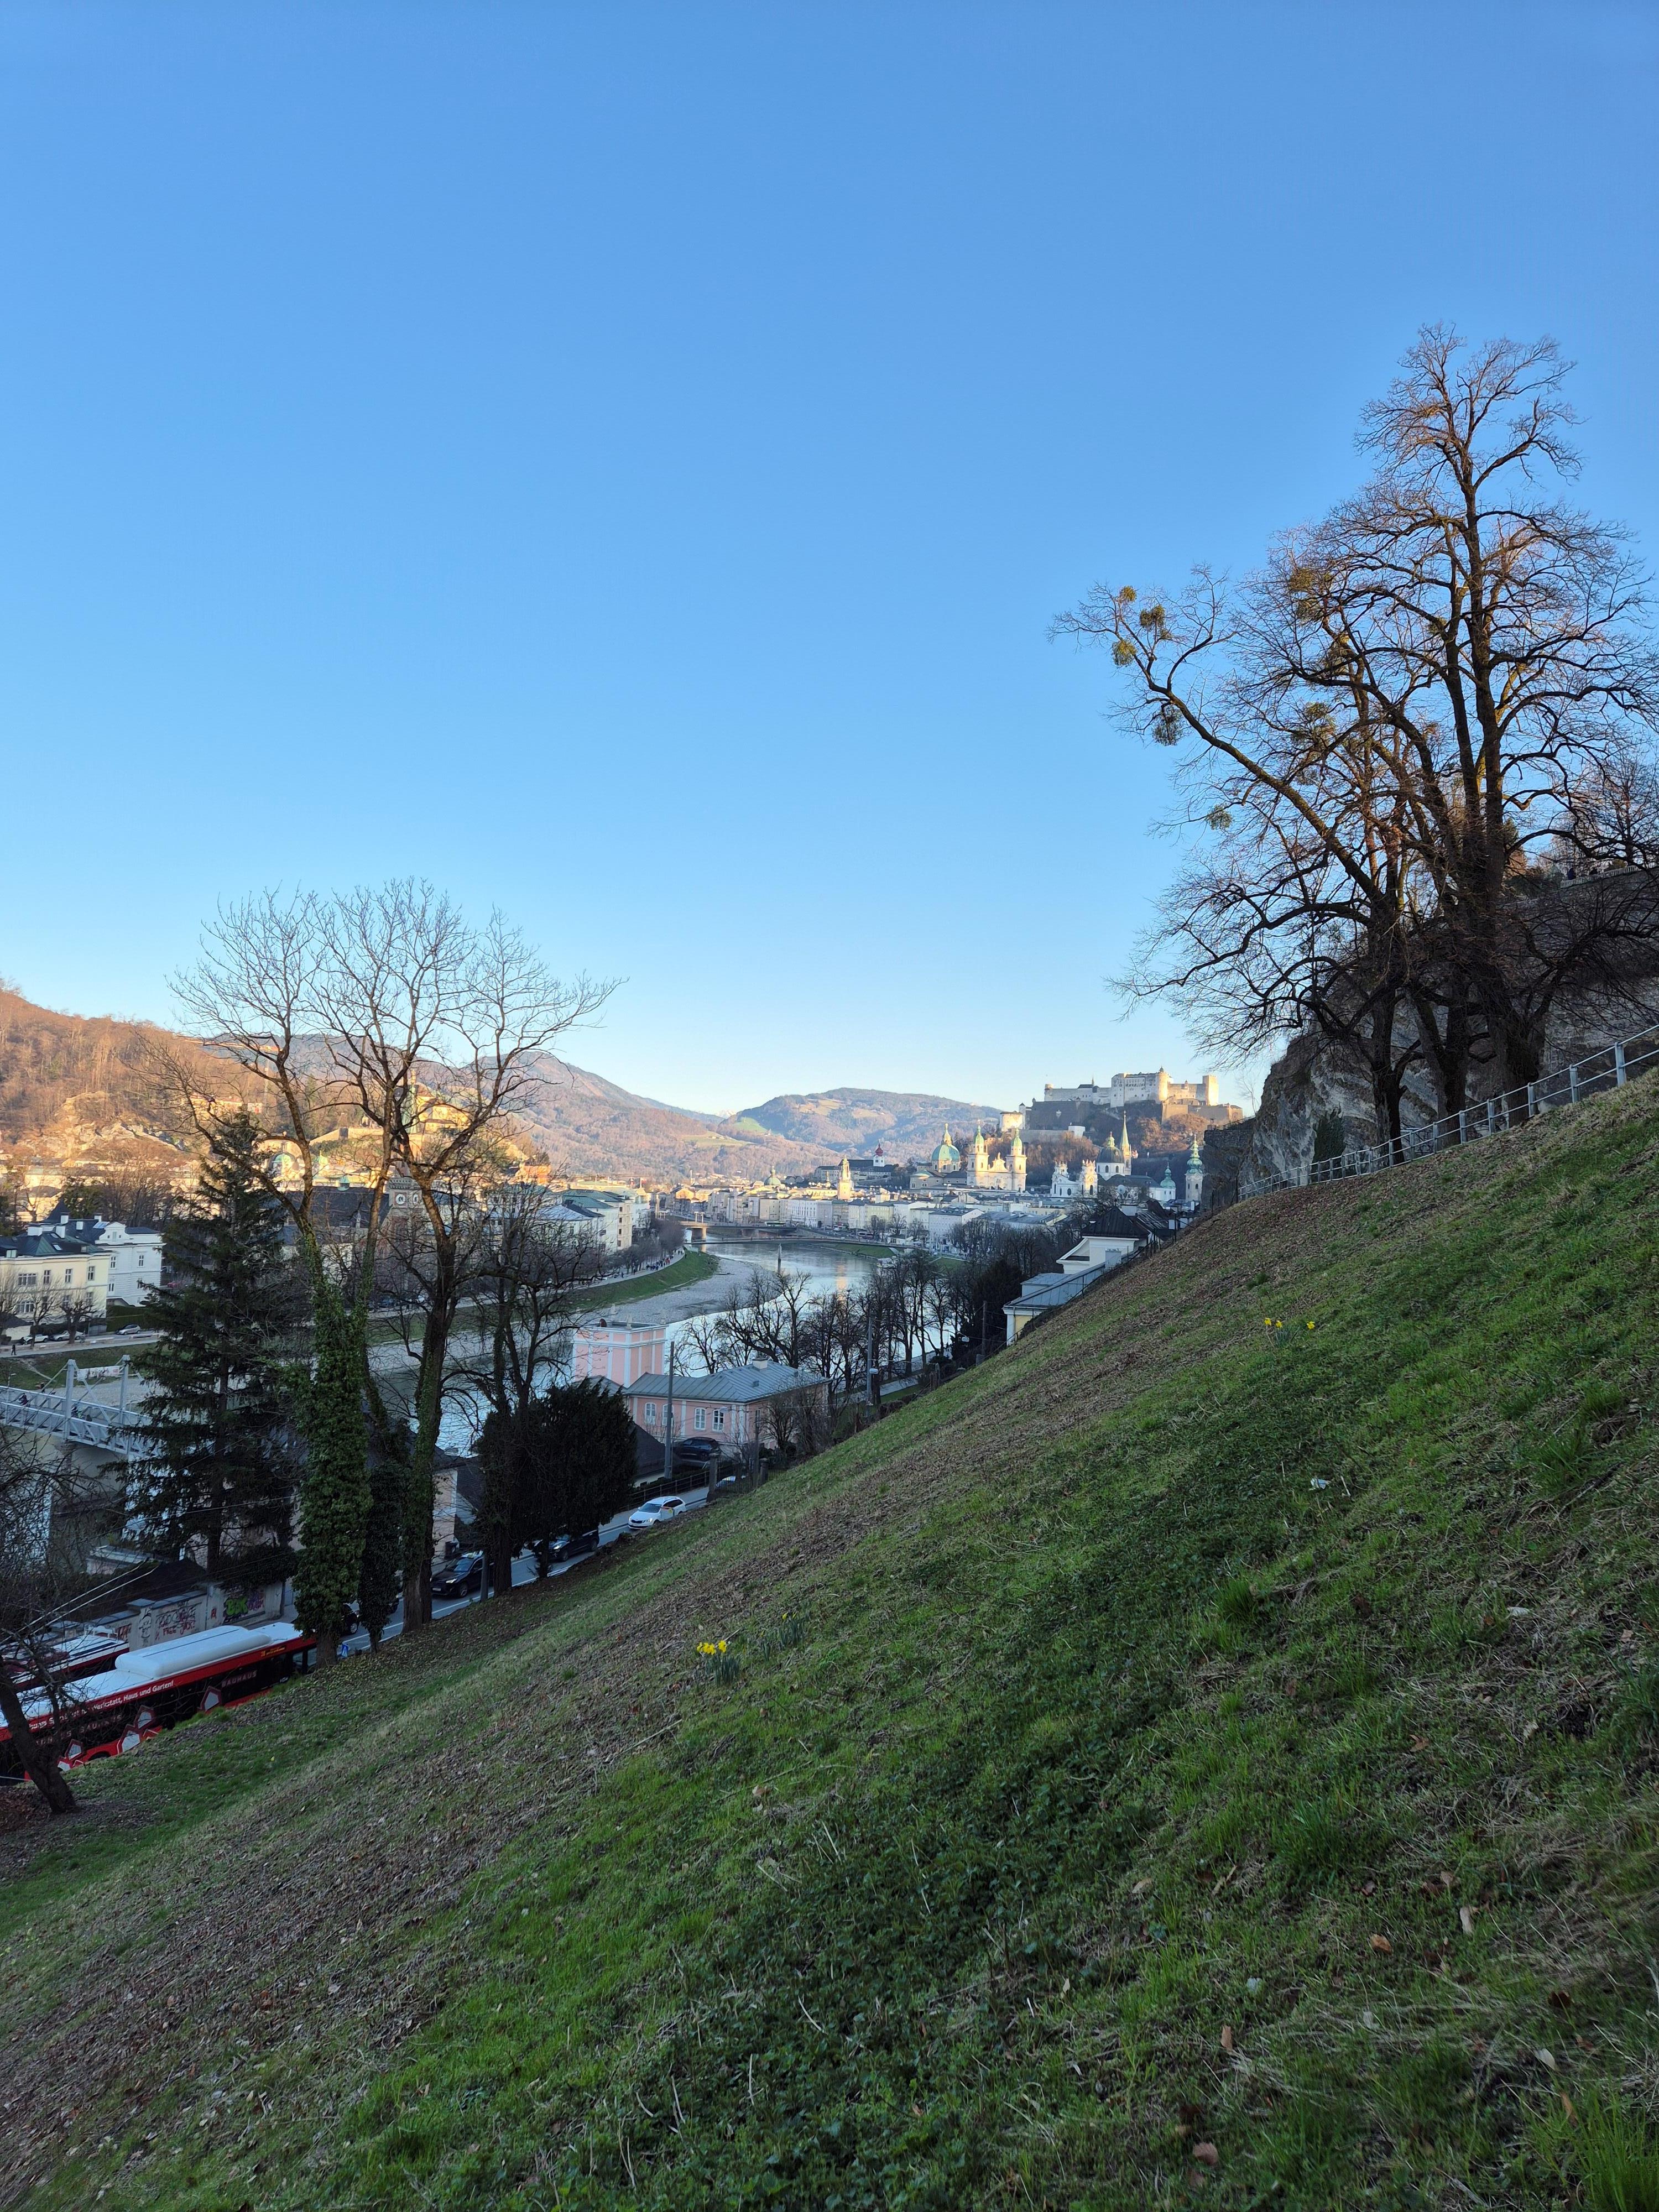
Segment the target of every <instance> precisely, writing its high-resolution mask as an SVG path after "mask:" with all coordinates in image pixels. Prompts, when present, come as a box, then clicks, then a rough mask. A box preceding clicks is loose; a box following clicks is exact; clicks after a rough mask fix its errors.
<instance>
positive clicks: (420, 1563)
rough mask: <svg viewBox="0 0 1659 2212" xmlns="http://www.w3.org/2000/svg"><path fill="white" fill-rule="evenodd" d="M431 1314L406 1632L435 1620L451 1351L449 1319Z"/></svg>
mask: <svg viewBox="0 0 1659 2212" xmlns="http://www.w3.org/2000/svg"><path fill="white" fill-rule="evenodd" d="M436 1304H437V1302H436V1301H434V1303H433V1306H432V1307H430V1308H428V1312H427V1316H426V1330H425V1334H423V1336H422V1340H421V1367H420V1374H419V1377H418V1379H417V1381H416V1388H415V1441H414V1449H413V1452H412V1454H411V1462H410V1470H409V1480H408V1482H407V1484H406V1485H405V1486H404V1531H403V1553H404V1558H403V1566H404V1633H405V1634H408V1632H410V1630H411V1629H416V1628H424V1627H425V1626H427V1625H428V1623H429V1622H430V1620H431V1619H432V1516H433V1511H434V1508H435V1504H436V1502H437V1496H436V1485H435V1481H434V1479H433V1468H434V1465H435V1462H436V1459H437V1456H438V1424H439V1421H440V1419H441V1418H442V1413H443V1371H444V1360H445V1358H446V1357H447V1352H448V1349H449V1329H448V1316H447V1315H446V1314H441V1313H440V1312H438V1311H437V1310H436Z"/></svg>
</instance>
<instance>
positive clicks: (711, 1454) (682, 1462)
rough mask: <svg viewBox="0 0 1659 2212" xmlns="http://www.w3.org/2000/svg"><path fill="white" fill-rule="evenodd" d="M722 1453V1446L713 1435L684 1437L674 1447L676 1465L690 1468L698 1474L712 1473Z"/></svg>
mask: <svg viewBox="0 0 1659 2212" xmlns="http://www.w3.org/2000/svg"><path fill="white" fill-rule="evenodd" d="M719 1460H720V1446H719V1445H718V1444H717V1443H715V1442H714V1438H713V1437H681V1438H680V1440H679V1442H678V1443H677V1444H676V1445H675V1447H674V1464H675V1466H676V1467H684V1468H690V1470H691V1471H692V1472H693V1474H713V1473H714V1468H715V1467H716V1465H717V1464H718V1463H719Z"/></svg>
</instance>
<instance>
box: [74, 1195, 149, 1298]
mask: <svg viewBox="0 0 1659 2212" xmlns="http://www.w3.org/2000/svg"><path fill="white" fill-rule="evenodd" d="M46 1227H47V1228H48V1229H49V1230H51V1231H52V1233H53V1234H54V1235H55V1236H59V1237H72V1238H73V1239H74V1240H75V1242H76V1243H79V1244H94V1245H96V1246H97V1248H98V1250H99V1252H100V1254H101V1255H104V1257H105V1258H106V1260H107V1261H108V1263H109V1273H108V1290H109V1296H110V1297H111V1298H112V1300H113V1301H114V1302H115V1303H116V1304H118V1305H128V1306H139V1305H143V1303H144V1300H145V1299H146V1298H147V1297H149V1294H150V1292H151V1291H156V1290H159V1289H160V1288H161V1231H160V1230H159V1229H129V1228H128V1227H127V1225H126V1224H125V1221H106V1220H105V1219H104V1218H103V1216H102V1215H101V1214H94V1215H93V1216H92V1217H91V1218H89V1219H88V1218H70V1216H69V1215H68V1214H65V1213H61V1212H59V1213H54V1214H53V1215H52V1217H51V1218H50V1219H49V1220H48V1221H47V1223H46Z"/></svg>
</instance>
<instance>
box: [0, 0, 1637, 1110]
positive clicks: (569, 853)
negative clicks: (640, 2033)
mask: <svg viewBox="0 0 1659 2212" xmlns="http://www.w3.org/2000/svg"><path fill="white" fill-rule="evenodd" d="M1656 85H1659V9H1656V8H1654V7H1652V6H1645V5H1644V6H1642V7H1639V8H1633V9H1620V8H1615V7H1612V6H1598V5H1596V4H1595V3H1594V0H1572V4H1562V5H1559V6H1554V7H1547V8H1528V7H1526V6H1524V5H1515V4H1504V5H1501V6H1497V7H1491V8H1482V7H1477V6H1467V5H1458V6H1452V7H1448V6H1446V5H1445V4H1444V0H1435V4H1432V5H1425V6H1422V7H1408V6H1388V5H1385V4H1382V0H1376V4H1372V5H1368V6H1364V7H1336V6H1326V5H1305V6H1295V7H1273V6H1268V5H1261V4H1256V5H1250V6H1244V7H1241V6H1239V5H1237V0H1227V4H1223V5H1201V4H1194V0H1184V4H1182V6H1180V7H1166V8H1158V7H1147V6H1145V5H1137V6H1133V7H1127V6H1126V7H1116V6H1111V5H1108V4H1104V0H1096V3H1095V4H1091V5H1088V6H1081V7H1068V6H1063V5H1044V4H1041V0H1023V4H1015V0H1009V4H1006V5H1000V6H992V5H975V4H973V0H949V4H947V5H940V6H932V5H925V4H920V0H909V4H906V0H879V4H870V5H863V6H861V5H858V4H855V0H822V4H819V5H815V6H798V5H788V4H768V5H761V6H755V7H732V6H717V5H712V4H710V5H699V4H696V0H673V4H671V5H665V6H659V7H653V6H643V5H631V4H629V0H604V4H602V5H595V6H590V7H577V6H561V5H558V4H556V0H542V4H538V5H533V6H532V5H524V6H513V5H504V4H488V3H487V0H469V3H468V4H461V0H454V4H452V5H448V6H440V5H429V4H428V5H421V4H416V0H397V4H395V5H386V6H381V7H371V6H354V5H350V4H344V3H343V0H331V4H329V5H326V6H307V5H304V4H295V0H283V4H282V5H280V6H276V5H258V4H251V3H250V0H239V4H237V5H236V6H234V7H227V6H225V5H222V4H215V5H212V6H191V5H182V4H167V0H148V4H143V5H138V4H129V5H125V6H121V7H107V6H99V5H87V4H81V5H69V4H64V0H53V4H52V5H49V6H37V5H30V4H27V0H11V4H9V6H8V7H7V8H6V9H5V10H4V12H3V15H0V252H3V264H0V759H3V766H4V781H5V788H6V790H7V793H9V798H10V800H11V834H10V836H9V837H8V839H7V841H6V876H7V879H8V882H7V899H6V907H7V915H8V921H7V925H6V927H5V929H4V932H3V935H0V971H3V972H6V973H8V974H9V975H11V976H12V977H13V978H15V981H17V982H18V983H19V984H20V985H21V987H23V988H24V989H25V990H26V991H27V992H28V993H29V994H31V995H33V996H34V997H36V998H39V999H41V1000H45V1001H46V1002H47V1003H49V1004H52V1005H55V1006H64V1007H67V1008H72V1009H75V1010H77V1011H81V1012H104V1011H114V1012H123V1013H131V1014H142V1015H149V1016H155V1017H157V1018H167V1017H168V1015H169V1013H170V1012H171V1006H170V1000H169V998H168V994H167V987H166V982H165V977H166V975H167V971H168V970H169V969H172V968H174V967H176V966H177V965H178V964H179V963H180V962H181V961H182V960H183V959H185V957H187V956H188V954H189V951H190V949H191V945H192V942H193V940H194V936H195V932H196V927H197V921H198V919H199V917H200V916H201V915H202V914H203V913H204V910H206V909H207V908H210V906H211V905H212V903H213V902H214V900H215V899H216V897H217V896H220V895H222V894H228V895H235V894H238V893H240V892H242V891H245V890H250V889H252V888H255V887H257V886H258V885H261V884H266V883H270V882H274V881H277V880H282V881H286V882H292V881H295V880H296V879H304V880H306V881H308V882H312V883H315V884H325V885H326V884H343V883H349V882H351V881H354V880H362V879H373V878H380V877H381V876H384V875H386V874H389V873H393V872H405V871H414V872H421V873H424V874H428V875H429V876H431V877H433V878H435V879H436V880H438V881H439V882H441V883H442V884H445V885H447V887H449V888H450V889H451V890H453V891H455V892H456V893H458V894H459V895H460V896H462V897H463V898H464V899H465V900H466V901H467V902H471V903H473V904H476V905H477V906H478V907H479V908H485V907H488V906H489V904H490V903H491V902H495V903H498V904H500V905H501V907H502V908H503V909H504V910H506V911H507V912H508V913H509V914H511V915H513V917H514V918H516V919H517V920H518V921H520V922H521V923H522V924H523V925H524V926H525V927H526V928H527V929H528V930H529V931H530V932H531V933H532V934H533V935H534V936H535V937H536V938H537V939H538V940H539V941H540V942H541V943H542V944H543V945H544V946H545V947H546V949H547V951H549V952H550V955H551V956H552V957H553V958H554V959H555V960H556V962H557V963H560V964H561V965H562V966H563V967H565V968H567V969H577V968H586V969H592V970H595V971H599V972H602V973H606V974H614V975H620V976H623V977H625V978H626V979H627V981H626V983H625V985H624V987H623V989H622V990H621V991H620V992H619V993H618V994H617V998H616V1000H615V1002H614V1005H613V1006H612V1008H611V1012H610V1013H609V1015H608V1017H607V1018H606V1021H605V1026H604V1028H603V1029H602V1030H599V1031H598V1032H597V1033H595V1034H594V1035H592V1036H587V1037H584V1038H582V1039H581V1040H580V1042H578V1044H577V1047H576V1049H575V1053H574V1057H576V1058H578V1059H580V1060H582V1061H583V1062H584V1063H585V1064H586V1065H588V1066H595V1067H598V1068H599V1069H600V1070H601V1071H602V1072H604V1073H607V1074H610V1075H611V1076H613V1077H614V1078H616V1079H617V1080H619V1081H622V1082H624V1083H627V1084H629V1085H631V1086H633V1087H635V1088H637V1089H641V1090H643V1091H648V1092H650V1093H652V1094H653V1095H654V1096H656V1097H665V1098H668V1099H671V1100H675V1101H678V1102H680V1103H687V1104H693V1105H700V1106H705V1107H710V1108H715V1109H732V1108H735V1107H738V1106H740V1105H744V1104H746V1103H753V1102H755V1101H757V1100H758V1099H759V1098H761V1097H764V1096H766V1095H767V1094H768V1093H769V1092H771V1091H779V1090H784V1089H799V1088H805V1087H811V1086H817V1085H829V1084H834V1083H867V1084H877V1085H890V1086H894V1087H902V1088H907V1089H908V1088H918V1089H930V1090H934V1089H936V1090H940V1091H949V1092H953V1093H957V1094H959V1095H966V1096H969V1097H979V1098H988V1099H991V1100H994V1101H998V1102H1001V1103H1012V1102H1013V1101H1014V1100H1015V1099H1016V1098H1020V1097H1029V1096H1030V1093H1031V1091H1032V1090H1033V1089H1034V1088H1035V1089H1037V1090H1039V1091H1040V1089H1041V1085H1042V1083H1043V1081H1044V1080H1045V1079H1046V1080H1048V1081H1054V1082H1060V1081H1071V1080H1074V1079H1077V1078H1078V1077H1079V1076H1089V1075H1100V1076H1102V1077H1103V1076H1105V1075H1107V1074H1109V1073H1110V1072H1111V1071H1112V1070H1113V1069H1114V1068H1115V1067H1119V1066H1144V1065H1156V1064H1157V1063H1158V1060H1160V1059H1162V1060H1165V1061H1166V1062H1167V1063H1168V1064H1169V1065H1170V1066H1171V1068H1172V1069H1179V1068H1182V1067H1184V1065H1185V1063H1186V1062H1187V1061H1188V1059H1189V1058H1190V1054H1189V1053H1188V1048H1187V1046H1186V1044H1185V1041H1184V1039H1183V1036H1182V1030H1181V1028H1180V1024H1179V1021H1178V1019H1177V1018H1176V1017H1175V1016H1173V1015H1170V1016H1164V1015H1144V1016H1140V1017H1138V1018H1136V1019H1135V1020H1133V1022H1130V1023H1124V1022H1122V1021H1121V1019H1120V1018H1119V1016H1118V1014H1117V1012H1116V1011H1115V1005H1114V1002H1113V1000H1111V998H1110V997H1109V994H1107V993H1106V991H1105V990H1104V989H1103V981H1102V979H1103V976H1104V975H1107V974H1109V973H1110V972H1112V971H1114V970H1115V969H1117V968H1118V967H1119V966H1120V965H1121V963H1122V961H1123V959H1124V957H1125V953H1126V950H1127V946H1128V944H1129V942H1130V940H1131V939H1133V936H1134V934H1135V933H1136V931H1137V929H1138V928H1139V927H1140V926H1141V924H1142V922H1143V921H1144V919H1145V915H1146V902H1147V899H1148V897H1149V895H1150V894H1151V893H1152V892H1153V891H1154V890H1156V888H1157V886H1158V884H1159V882H1160V880H1161V879H1162V878H1163V877H1164V874H1165V872H1167V870H1168V868H1169V867H1170V860H1171V855H1170V849H1169V848H1168V847H1167V846H1166V845H1164V843H1162V842H1159V841H1158V839H1157V838H1155V837H1153V836H1150V835H1149V834H1148V824H1149V823H1150V822H1151V821H1152V818H1153V817H1155V816H1156V815H1157V814H1158V811H1159V810H1160V807H1161V805H1163V802H1164V781H1163V776H1164V763H1163V760H1162V758H1161V757H1156V756H1154V757H1147V756H1145V755H1142V754H1140V753H1139V752H1138V751H1136V750H1133V748H1132V747H1131V746H1130V745H1128V744H1127V743H1126V741H1125V740H1123V739H1121V738H1119V737H1117V736H1116V735H1115V733H1114V732H1112V730H1111V729H1110V728H1109V726H1107V725H1106V723H1105V722H1104V721H1103V719H1102V708H1103V706H1104V705H1105V703H1106V702H1107V699H1108V697H1109V690H1110V684H1109V671H1108V669H1107V666H1106V665H1105V663H1104V661H1103V659H1101V658H1098V657H1089V656H1079V655H1077V654H1076V653H1073V651H1072V650H1071V649H1069V648H1067V647H1060V646H1053V645H1050V644H1048V642H1047V641H1046V639H1045V635H1044V633H1045V629H1046V625H1047V623H1048V618H1049V617H1050V616H1051V615H1052V613H1053V612H1054V611H1055V610H1056V609H1057V608H1059V607H1060V606H1061V605H1066V604H1067V603H1069V602H1071V601H1072V600H1073V599H1076V598H1077V597H1078V596H1079V594H1080V593H1081V592H1083V590H1084V589H1085V587H1086V586H1088V584H1089V583H1090V582H1091V580H1094V579H1095V578H1097V577H1109V578H1111V579H1113V580H1121V579H1123V578H1129V579H1133V580H1136V581H1139V582H1142V583H1145V582H1147V581H1156V580H1159V579H1164V580H1169V579H1172V578H1178V577H1179V576H1180V574H1182V572H1183V571H1184V569H1185V568H1186V566H1187V564H1188V562H1190V561H1192V560H1194V559H1196V558H1200V557H1202V558H1208V559H1212V560H1213V561H1216V562H1219V563H1221V564H1224V565H1231V566H1233V567H1235V568H1237V567H1241V566H1243V565H1245V564H1247V563H1248V562H1249V561H1250V560H1251V559H1252V557H1253V556H1255V553H1256V552H1257V551H1258V550H1259V549H1260V548H1261V545H1262V544H1263V542H1264V540H1265V539H1266V538H1267V536H1268V534H1269V533H1270V532H1272V531H1273V530H1274V529H1276V528H1277V527H1279V526H1281V525H1284V524H1287V523H1290V522H1293V521H1296V520H1299V519H1302V518H1304V517H1305V516H1307V515H1309V514H1310V513H1314V512H1315V511H1316V510H1317V509H1319V508H1320V507H1322V505H1323V504H1324V503H1326V502H1327V501H1328V500H1330V499H1331V498H1332V497H1333V496H1334V495H1337V494H1338V493H1340V491H1341V490H1342V489H1344V488H1345V487H1346V486H1347V485H1348V484H1349V483H1351V482H1352V480H1353V477H1354V475H1355V471H1356V467H1357V464H1356V461H1355V458H1354V455H1353V452H1352V431H1353V427H1354V423H1355V420H1356V417H1357V415H1358V409H1359V407H1360V405H1361V404H1362V402H1363V401H1364V399H1365V398H1367V397H1368V396H1369V395H1370V394H1371V393H1372V392H1376V390H1378V389H1379V388H1380V387H1381V386H1383V384H1384V383H1385V382H1386V381H1387V380H1388V378H1389V374H1390V373H1391V369H1392V366H1393V363H1394V362H1395V358H1396V356H1398V354H1399V353H1400V352H1401V349H1403V348H1404V346H1405V345H1406V344H1407V342H1408V341H1409V340H1410V338H1411V337H1412V335H1413V331H1414V330H1415V329H1416V327H1417V325H1419V323H1421V322H1422V321H1424V320H1425V319H1432V318H1440V317H1444V318H1448V319H1454V320H1456V321H1457V322H1459V323H1461V324H1462V325H1464V326H1465V327H1466V328H1467V329H1468V331H1471V332H1473V333H1475V334H1478V335H1483V336H1484V335H1488V334H1492V333H1495V332H1499V331H1504V332H1509V333H1512V334H1514V335H1516V336H1519V337H1530V336H1533V335H1534V334H1535V333H1537V332H1540V331H1551V332H1553V334H1554V335H1555V336H1556V337H1558V338H1559V340H1560V342H1561V343H1562V344H1563V345H1564V346H1565V349H1567V351H1568V352H1569V353H1570V354H1571V356H1573V357H1575V358H1576V359H1577V361H1578V362H1579V363H1580V364H1581V366H1580V368H1579V370H1578V373H1577V378H1576V380H1575V385H1574V392H1575V397H1576V398H1577V404H1579V406H1580V408H1581V410H1582V411H1583V414H1584V416H1586V418H1587V420H1586V425H1585V429H1584V432H1583V441H1584V445H1585V448H1586V453H1587V458H1588V467H1587V471H1586V477H1585V484H1584V495H1585V497H1586V499H1587V501H1588V502H1589V504H1590V505H1592V506H1593V507H1595V508H1597V509H1598V510H1599V511H1601V512H1602V513H1607V514H1609V515H1614V516H1618V517H1621V518H1623V519H1624V520H1626V521H1627V522H1629V523H1630V524H1632V526H1634V527H1635V528H1636V529H1637V531H1638V533H1639V534H1640V535H1641V537H1642V538H1643V539H1644V544H1645V545H1646V547H1647V549H1648V550H1649V551H1650V552H1651V550H1652V549H1653V548H1654V546H1655V545H1656V544H1659V468H1656V410H1655V400H1656V393H1659V288H1656V283H1655V276H1656V270H1655V239H1656V236H1659V229H1656V222H1655V216H1656V205H1655V203H1656V197H1659V164H1656V161H1655V160H1654V154H1653V143H1654V131H1655V114H1656V101H1655V94H1656Z"/></svg>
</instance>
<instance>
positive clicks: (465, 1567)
mask: <svg viewBox="0 0 1659 2212" xmlns="http://www.w3.org/2000/svg"><path fill="white" fill-rule="evenodd" d="M481 1589H483V1553H482V1552H463V1553H462V1554H461V1556H460V1558H459V1559H456V1560H454V1561H453V1563H452V1564H451V1565H449V1566H447V1567H445V1568H444V1569H443V1570H442V1571H441V1572H440V1573H438V1574H435V1575H434V1576H433V1577H432V1595H433V1597H434V1598H435V1600H436V1601H438V1602H439V1603H440V1604H444V1603H447V1601H449V1599H451V1598H454V1597H476V1596H477V1594H478V1592H479V1591H480V1590H481Z"/></svg>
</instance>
